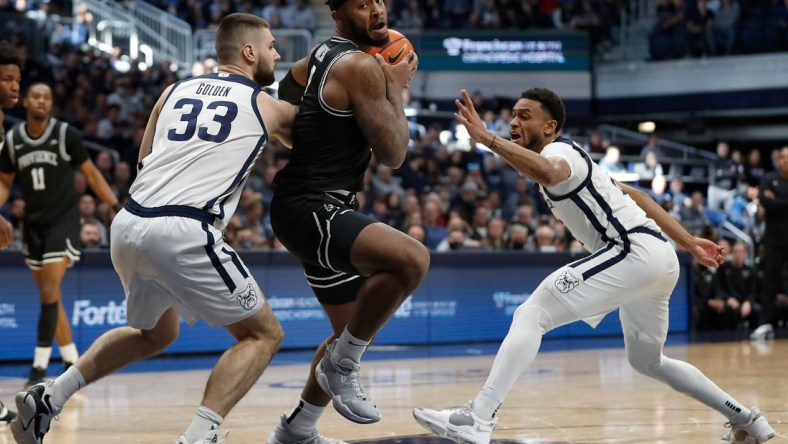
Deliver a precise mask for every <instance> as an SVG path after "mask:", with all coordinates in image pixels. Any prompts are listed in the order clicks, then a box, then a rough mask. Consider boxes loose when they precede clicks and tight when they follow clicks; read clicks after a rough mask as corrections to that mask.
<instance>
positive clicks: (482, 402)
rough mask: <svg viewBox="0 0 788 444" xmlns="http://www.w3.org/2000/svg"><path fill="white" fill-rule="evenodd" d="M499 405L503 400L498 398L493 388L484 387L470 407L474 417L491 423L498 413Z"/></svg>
mask: <svg viewBox="0 0 788 444" xmlns="http://www.w3.org/2000/svg"><path fill="white" fill-rule="evenodd" d="M501 403H503V399H501V397H500V396H498V393H497V392H496V391H495V388H493V387H490V386H485V387H484V388H482V389H481V390H480V391H479V394H478V395H476V399H474V400H473V404H472V405H471V407H472V409H473V413H475V414H476V416H478V417H479V418H481V419H484V420H485V421H491V420H492V419H493V418H494V417H495V413H496V412H497V411H498V407H500V406H501Z"/></svg>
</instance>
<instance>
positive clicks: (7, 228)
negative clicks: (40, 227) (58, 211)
mask: <svg viewBox="0 0 788 444" xmlns="http://www.w3.org/2000/svg"><path fill="white" fill-rule="evenodd" d="M22 64H23V59H22V57H21V56H20V55H19V53H18V52H17V51H16V50H14V48H12V47H11V45H9V44H8V43H6V42H0V151H2V150H3V145H4V144H5V128H4V127H3V121H4V120H5V112H4V111H3V108H11V107H13V106H14V105H16V103H17V102H18V101H19V84H20V83H21V82H22ZM13 241H14V228H13V227H12V226H11V224H10V223H9V222H8V221H7V220H5V218H4V217H3V216H2V215H0V250H1V249H3V248H8V247H9V246H10V245H11V242H13ZM15 417H16V413H15V412H14V411H13V410H10V409H9V408H7V407H6V406H5V405H3V402H2V401H0V424H8V423H9V422H11V420H13V419H14V418H15Z"/></svg>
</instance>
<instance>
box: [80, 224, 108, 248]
mask: <svg viewBox="0 0 788 444" xmlns="http://www.w3.org/2000/svg"><path fill="white" fill-rule="evenodd" d="M79 240H80V242H82V248H83V249H84V250H95V249H99V248H102V247H104V246H105V245H102V244H101V237H100V236H99V227H98V225H96V224H95V223H93V222H84V223H83V224H82V227H80V229H79Z"/></svg>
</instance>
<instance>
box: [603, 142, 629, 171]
mask: <svg viewBox="0 0 788 444" xmlns="http://www.w3.org/2000/svg"><path fill="white" fill-rule="evenodd" d="M598 164H599V167H600V168H602V169H603V170H605V171H607V172H608V173H610V174H611V175H615V174H617V173H626V171H627V167H626V165H624V162H622V161H621V150H620V149H619V148H618V147H617V146H615V145H610V146H608V147H607V149H606V150H605V157H603V158H601V159H599V162H598Z"/></svg>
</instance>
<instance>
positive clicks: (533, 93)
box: [520, 88, 566, 133]
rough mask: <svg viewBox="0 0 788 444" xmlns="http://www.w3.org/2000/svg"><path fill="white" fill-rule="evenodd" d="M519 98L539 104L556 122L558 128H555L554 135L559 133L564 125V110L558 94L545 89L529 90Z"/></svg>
mask: <svg viewBox="0 0 788 444" xmlns="http://www.w3.org/2000/svg"><path fill="white" fill-rule="evenodd" d="M520 98H521V99H528V100H533V101H535V102H539V103H540V104H541V105H542V108H543V109H544V110H545V111H547V112H548V113H549V114H550V116H551V117H552V118H553V119H555V120H556V121H557V122H558V126H556V128H555V132H556V133H557V132H559V131H561V128H563V127H564V124H565V123H566V109H565V108H564V102H562V101H561V98H560V97H558V94H556V93H554V92H552V91H550V90H549V89H547V88H531V89H529V90H528V91H526V92H524V93H523V95H522V96H520Z"/></svg>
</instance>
